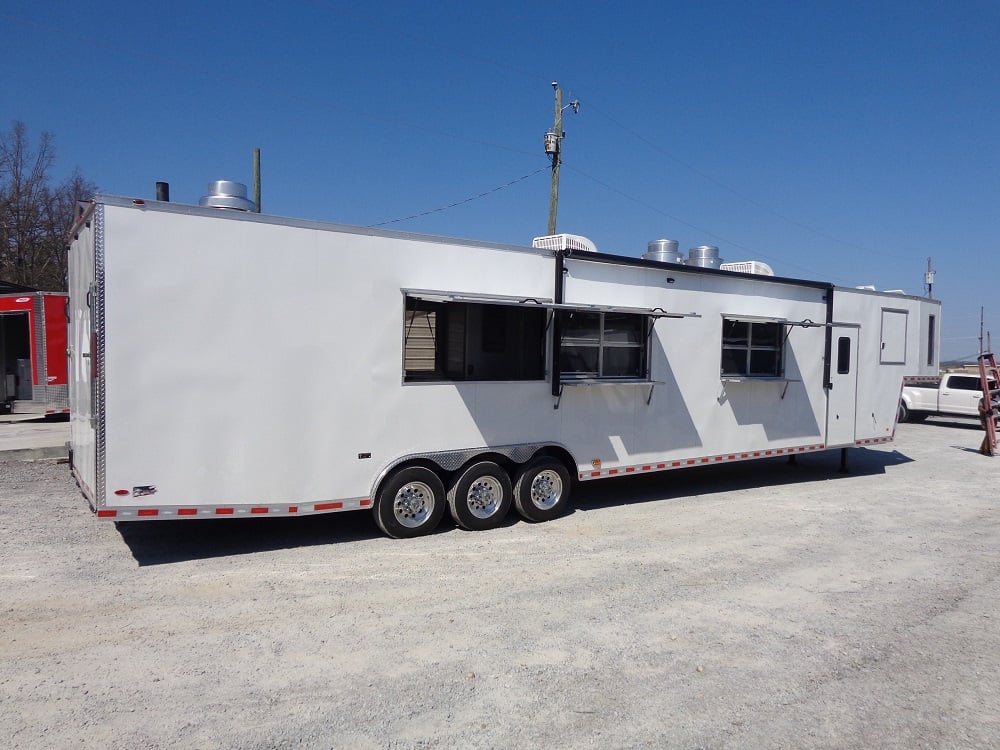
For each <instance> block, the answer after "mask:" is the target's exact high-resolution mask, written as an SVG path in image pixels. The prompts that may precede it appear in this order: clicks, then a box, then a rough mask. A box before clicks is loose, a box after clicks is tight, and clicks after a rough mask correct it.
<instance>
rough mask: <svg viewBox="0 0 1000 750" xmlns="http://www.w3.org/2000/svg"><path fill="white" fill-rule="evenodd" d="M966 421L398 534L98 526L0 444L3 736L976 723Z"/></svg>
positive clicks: (466, 734)
mask: <svg viewBox="0 0 1000 750" xmlns="http://www.w3.org/2000/svg"><path fill="white" fill-rule="evenodd" d="M981 436H982V433H981V431H979V429H978V424H977V423H974V422H948V421H944V420H930V421H928V422H927V423H925V424H905V425H901V426H900V427H899V430H898V432H897V442H896V443H895V445H893V446H889V447H888V448H886V449H870V450H869V449H857V450H852V451H851V452H850V455H851V473H850V474H847V475H844V474H840V473H838V472H837V468H838V465H839V455H838V453H836V452H832V453H828V454H822V455H812V456H805V457H802V458H800V460H799V463H798V465H796V466H790V465H788V464H786V463H785V462H784V461H783V460H782V459H776V460H767V461H758V462H752V463H746V464H736V465H728V466H724V467H713V468H710V469H704V470H703V469H692V470H688V471H686V472H675V473H672V474H665V475H659V476H654V477H648V476H647V477H629V478H622V479H616V480H611V481H606V482H599V483H596V484H591V485H584V486H583V487H581V488H579V491H578V493H577V495H576V498H577V502H576V510H575V512H573V513H572V514H570V515H568V516H566V517H564V518H562V519H559V520H557V521H553V522H550V523H547V524H540V525H531V524H527V523H523V522H518V521H515V520H514V517H513V516H512V517H511V521H510V523H509V524H508V525H506V526H504V527H502V528H500V529H496V530H493V531H487V532H476V533H469V532H464V531H461V530H458V529H456V528H455V527H454V526H448V525H447V524H446V525H443V526H442V528H441V530H440V532H439V533H437V534H434V535H432V536H430V537H424V538H420V539H415V540H407V541H394V540H390V539H386V538H383V537H382V536H380V535H379V533H378V532H377V530H376V528H375V525H374V523H373V522H372V519H371V517H370V516H369V515H368V514H367V513H361V514H337V515H332V516H322V517H314V518H296V519H268V520H262V519H247V520H224V521H187V522H145V523H133V524H131V525H127V524H126V525H121V526H120V527H117V528H116V527H115V526H114V525H112V524H110V523H107V522H103V521H98V520H97V519H95V518H94V517H93V516H92V515H91V514H90V512H89V511H88V510H87V508H86V503H85V501H84V500H83V498H82V497H81V496H80V495H79V493H78V491H77V489H76V487H75V485H74V484H73V483H72V481H71V479H70V478H69V476H68V471H67V466H66V465H65V464H61V465H60V464H52V463H28V462H14V461H9V462H0V498H2V501H0V534H2V539H3V544H2V545H0V577H2V579H3V581H2V596H0V613H2V615H0V624H2V630H0V635H2V639H0V727H2V728H3V731H2V736H4V737H5V739H6V742H5V748H64V747H82V748H86V747H94V748H97V747H100V748H122V749H123V750H124V749H125V748H128V749H129V750H135V749H136V748H261V749H263V748H820V747H830V748H845V747H856V748H862V747H863V748H908V749H909V748H993V747H996V746H997V745H998V743H1000V709H998V706H1000V680H998V675H1000V584H998V570H1000V517H998V509H997V498H998V493H997V484H998V477H1000V459H989V458H985V457H983V456H980V455H978V454H977V453H976V452H975V448H976V447H977V446H978V444H979V440H980V438H981Z"/></svg>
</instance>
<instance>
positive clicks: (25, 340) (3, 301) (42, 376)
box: [0, 292, 69, 416]
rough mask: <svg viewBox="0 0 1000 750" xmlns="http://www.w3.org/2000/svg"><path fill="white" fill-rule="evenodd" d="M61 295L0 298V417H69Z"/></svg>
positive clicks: (19, 294)
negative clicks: (64, 415)
mask: <svg viewBox="0 0 1000 750" xmlns="http://www.w3.org/2000/svg"><path fill="white" fill-rule="evenodd" d="M66 300H67V295H66V294H65V293H64V292H15V293H12V294H0V412H7V413H11V412H13V413H15V414H38V415H40V416H42V415H44V416H50V415H56V414H69V387H68V385H67V379H66V362H67V358H66Z"/></svg>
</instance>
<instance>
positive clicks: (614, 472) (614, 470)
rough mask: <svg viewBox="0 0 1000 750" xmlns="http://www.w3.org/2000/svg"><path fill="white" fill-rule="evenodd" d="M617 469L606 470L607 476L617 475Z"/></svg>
mask: <svg viewBox="0 0 1000 750" xmlns="http://www.w3.org/2000/svg"><path fill="white" fill-rule="evenodd" d="M617 473H618V469H608V474H617Z"/></svg>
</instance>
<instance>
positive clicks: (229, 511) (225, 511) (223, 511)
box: [215, 508, 236, 516]
mask: <svg viewBox="0 0 1000 750" xmlns="http://www.w3.org/2000/svg"><path fill="white" fill-rule="evenodd" d="M235 512H236V510H235V508H216V509H215V515H217V516H231V515H233V513H235Z"/></svg>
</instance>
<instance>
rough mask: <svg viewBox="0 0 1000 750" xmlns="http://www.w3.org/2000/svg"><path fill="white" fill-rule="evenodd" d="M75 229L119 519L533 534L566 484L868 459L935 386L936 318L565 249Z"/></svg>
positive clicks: (120, 203) (165, 221)
mask: <svg viewBox="0 0 1000 750" xmlns="http://www.w3.org/2000/svg"><path fill="white" fill-rule="evenodd" d="M72 234H73V239H72V244H71V247H70V251H69V252H70V256H69V279H70V329H69V331H70V342H69V352H70V400H71V405H72V416H71V450H72V454H71V455H72V458H71V462H72V469H73V472H74V474H75V476H76V478H77V481H78V482H79V484H80V487H81V489H82V491H83V494H84V495H85V496H86V498H87V500H88V501H89V503H90V505H91V507H92V508H93V510H94V511H95V512H96V514H97V516H98V517H100V518H108V519H112V520H114V521H130V520H137V519H197V518H219V517H247V516H260V517H273V516H293V515H306V514H313V513H330V512H336V511H347V510H359V509H368V510H370V511H372V512H373V514H374V517H375V520H376V522H377V523H378V525H379V527H380V528H381V529H382V530H383V531H384V532H385V533H387V534H388V535H390V536H394V537H408V536H417V535H420V534H425V533H428V532H430V531H431V530H433V529H434V528H435V526H436V525H437V523H438V521H439V520H440V519H441V517H442V515H443V514H444V513H445V512H447V511H450V513H451V514H452V516H453V517H454V518H455V520H456V522H457V523H458V524H459V525H460V526H462V527H464V528H466V529H486V528H490V527H493V526H496V525H498V524H499V523H501V522H502V520H503V518H504V516H505V515H506V514H507V512H508V510H509V509H510V508H511V506H513V507H515V508H516V510H517V512H518V513H519V514H520V515H521V516H523V517H524V518H526V519H529V520H532V521H543V520H547V519H550V518H552V517H554V516H557V515H559V514H560V513H562V512H564V511H565V510H566V508H567V507H568V505H569V503H570V500H571V491H572V488H573V486H574V485H575V484H576V483H578V482H589V481H597V480H603V479H608V478H612V477H619V476H624V475H629V474H642V473H656V472H669V471H672V470H675V469H680V468H685V467H691V466H705V465H715V464H721V463H726V462H733V461H745V460H751V459H755V458H762V457H769V456H783V455H787V456H793V455H798V454H802V453H811V452H816V451H826V450H834V449H840V448H846V447H853V446H859V445H870V444H878V443H886V442H888V441H891V440H892V438H893V433H894V430H895V425H896V414H897V404H898V402H899V394H900V388H901V383H902V378H903V375H904V373H905V374H908V375H913V374H920V373H921V372H925V371H926V372H931V371H934V372H936V368H937V353H936V351H928V350H926V347H921V346H916V347H913V346H912V345H911V344H910V343H908V340H910V339H912V338H913V336H914V335H916V334H917V333H918V332H920V336H921V337H922V338H921V340H922V341H923V342H924V343H925V344H927V345H929V346H931V347H932V348H933V342H934V341H935V338H934V336H935V335H936V333H935V332H928V331H927V328H928V326H930V327H931V328H932V329H935V330H936V326H938V325H939V324H940V314H939V305H938V303H936V302H932V301H928V300H923V299H920V298H915V297H904V296H903V295H899V294H889V293H878V292H874V291H869V290H864V289H851V288H843V287H838V286H834V285H831V284H828V283H824V282H817V281H808V280H797V279H788V278H782V277H777V276H766V275H759V274H752V273H739V272H733V271H727V270H720V269H717V268H711V267H699V266H689V265H684V264H681V263H676V262H661V261H657V260H645V259H641V258H634V257H625V256H620V255H610V254H605V253H600V252H595V251H594V250H593V246H592V245H591V244H590V243H588V242H586V241H583V240H582V239H580V238H575V237H574V236H572V235H556V236H554V237H547V238H539V239H538V240H536V242H535V243H534V244H533V246H531V247H525V246H511V245H503V244H496V243H490V242H478V241H468V240H457V239H448V238H442V237H431V236H422V235H416V234H409V233H403V232H395V231H383V230H376V229H371V228H364V227H354V226H345V225H338V224H329V223H320V222H313V221H304V220H298V219H288V218H280V217H275V216H268V215H262V214H257V213H249V212H243V211H234V210H224V209H220V208H214V207H203V206H190V205H182V204H177V203H169V202H158V201H146V200H141V199H131V198H121V197H112V196H103V195H101V196H97V197H95V198H94V200H93V202H92V203H90V204H89V205H88V206H87V207H86V210H85V211H83V212H82V213H81V215H80V217H79V219H78V221H77V223H76V225H75V226H74V228H73V232H72ZM911 349H912V350H913V351H910V350H911ZM914 359H915V360H916V361H913V360H914ZM908 360H910V361H908Z"/></svg>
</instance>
